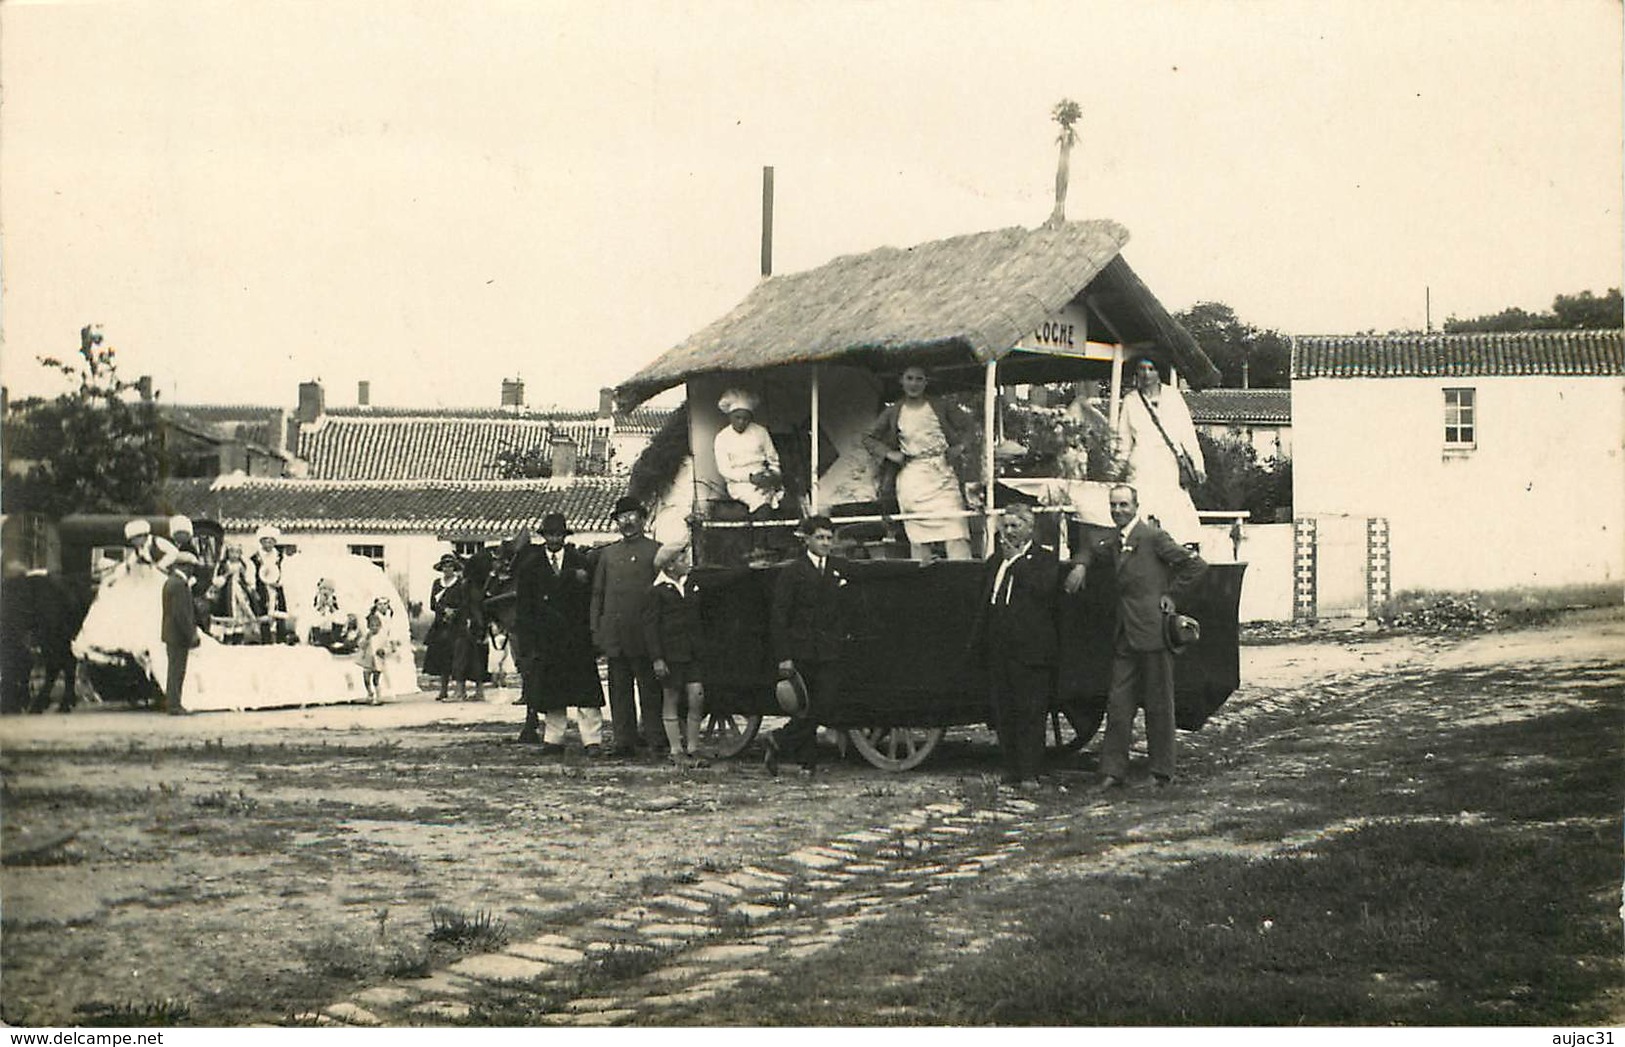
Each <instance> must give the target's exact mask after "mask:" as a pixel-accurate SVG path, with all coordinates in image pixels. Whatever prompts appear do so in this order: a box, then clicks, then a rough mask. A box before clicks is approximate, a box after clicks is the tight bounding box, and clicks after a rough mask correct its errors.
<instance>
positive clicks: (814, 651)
mask: <svg viewBox="0 0 1625 1047" xmlns="http://www.w3.org/2000/svg"><path fill="white" fill-rule="evenodd" d="M796 534H797V535H798V536H800V538H801V539H802V541H804V542H805V543H806V544H807V551H806V554H805V555H802V556H798V557H796V558H795V559H794V560H792V561H791V562H790V563H789V564H788V565H787V566H786V567H785V568H784V569H783V570H781V571H780V572H779V577H778V579H777V581H775V582H774V584H773V609H772V614H771V622H770V625H771V632H772V643H773V656H774V658H776V659H777V660H778V663H779V665H778V669H779V677H780V678H781V679H784V678H787V677H789V675H790V673H791V672H792V671H793V672H797V673H799V674H800V675H801V678H802V679H803V680H804V681H806V684H807V698H808V702H807V708H806V711H805V712H803V713H802V714H801V715H800V716H793V717H791V718H790V722H789V723H788V724H786V725H785V726H783V727H781V728H779V729H778V730H777V731H774V732H773V733H772V734H770V735H768V737H767V753H766V755H765V756H764V757H763V760H762V762H763V765H764V766H766V767H767V770H768V773H769V774H778V773H779V761H780V760H794V761H796V762H798V763H800V764H801V767H802V770H804V771H806V772H808V773H812V772H813V771H814V770H815V769H816V768H817V766H818V716H819V713H820V712H822V711H824V710H827V709H829V708H831V707H832V705H833V704H834V702H835V699H836V696H837V694H838V693H839V688H840V677H841V659H842V656H843V655H844V654H845V651H846V643H847V629H846V615H845V613H844V611H843V609H842V607H841V590H842V589H843V588H845V587H846V585H847V564H846V561H845V560H842V559H841V558H839V557H835V556H831V555H830V554H829V550H830V546H831V545H833V544H834V542H835V524H834V523H833V522H832V521H831V520H830V518H829V517H827V516H809V517H807V518H805V519H804V520H802V521H801V525H800V526H799V527H798V528H797V529H796Z"/></svg>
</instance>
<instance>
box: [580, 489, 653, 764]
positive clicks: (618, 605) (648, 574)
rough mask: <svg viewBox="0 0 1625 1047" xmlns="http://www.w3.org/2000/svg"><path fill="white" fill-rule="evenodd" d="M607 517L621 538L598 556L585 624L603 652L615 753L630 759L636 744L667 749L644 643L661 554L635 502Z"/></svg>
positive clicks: (627, 499)
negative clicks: (645, 613) (640, 718)
mask: <svg viewBox="0 0 1625 1047" xmlns="http://www.w3.org/2000/svg"><path fill="white" fill-rule="evenodd" d="M611 515H612V516H613V517H614V519H615V529H616V530H618V531H619V532H620V533H621V538H620V541H617V542H614V543H612V544H610V545H607V546H605V547H604V548H603V549H602V550H600V551H599V553H598V565H597V568H596V570H595V573H594V574H593V583H592V611H591V615H590V619H589V620H590V621H591V622H592V638H593V642H594V643H596V644H597V645H598V649H599V650H600V651H602V652H604V659H605V661H606V662H607V663H608V668H609V713H610V719H611V722H612V723H613V725H614V729H615V754H616V755H617V756H633V755H635V754H636V752H637V749H638V747H639V746H640V745H642V746H645V747H647V748H648V749H651V750H654V751H657V752H658V751H659V750H661V749H663V748H664V747H665V732H664V731H663V730H662V729H661V725H660V707H661V704H662V697H663V696H662V693H661V689H660V681H659V680H658V679H656V678H655V671H654V663H653V662H652V661H651V660H650V658H649V651H648V645H647V644H646V643H645V642H644V638H643V605H644V603H645V602H646V601H647V600H648V599H649V595H650V591H651V589H652V587H653V586H654V580H655V573H656V572H655V554H656V553H658V552H659V551H660V543H659V542H657V541H655V540H654V539H653V538H650V537H649V536H648V535H646V534H644V533H643V523H644V520H645V518H646V512H645V510H644V508H643V503H641V502H639V501H638V500H637V499H636V498H630V497H624V498H621V499H619V500H618V501H616V503H615V510H614V512H613V513H612V514H611ZM634 684H635V685H636V688H637V694H636V697H634V695H633V686H634ZM640 707H641V709H642V714H643V724H642V737H641V738H640V737H639V727H638V713H639V708H640Z"/></svg>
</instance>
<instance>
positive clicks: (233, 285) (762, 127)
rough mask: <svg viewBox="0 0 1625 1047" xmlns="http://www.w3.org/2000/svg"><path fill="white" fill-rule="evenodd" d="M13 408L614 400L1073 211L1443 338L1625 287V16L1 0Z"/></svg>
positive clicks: (1357, 323)
mask: <svg viewBox="0 0 1625 1047" xmlns="http://www.w3.org/2000/svg"><path fill="white" fill-rule="evenodd" d="M0 78H3V82H0V89H3V92H4V104H3V107H0V187H3V188H0V223H3V237H4V240H3V249H4V251H3V265H4V274H3V275H4V300H3V314H0V321H3V329H4V337H5V341H4V347H3V357H0V376H3V378H4V380H5V383H6V384H7V385H8V386H9V387H10V389H11V392H12V395H13V396H17V395H22V394H27V393H33V392H42V391H55V388H56V387H55V386H54V385H53V384H52V383H50V382H49V381H47V380H46V379H47V375H46V373H45V372H44V371H43V369H41V368H40V367H39V366H38V365H37V363H35V357H36V356H37V355H40V354H45V353H55V354H64V355H65V354H71V353H72V352H73V351H74V349H75V348H76V347H77V331H78V328H79V327H80V326H81V325H82V324H85V323H90V322H97V323H100V324H102V325H103V328H104V331H105V334H106V338H107V341H108V343H109V344H112V345H114V346H115V347H116V348H117V349H118V352H119V359H120V361H121V364H120V369H121V371H122V372H123V373H124V374H125V376H126V377H133V376H135V375H138V374H151V375H153V377H154V379H155V382H156V385H157V387H158V388H159V390H160V391H161V392H162V394H163V396H164V398H165V399H167V400H169V401H171V402H181V403H197V402H222V403H252V404H291V403H292V402H293V400H294V398H295V392H296V387H297V384H298V383H299V382H300V381H302V380H305V379H309V378H320V379H321V380H322V381H323V383H324V385H325V386H326V389H327V399H328V403H329V404H349V403H354V402H355V395H356V382H357V381H358V380H360V379H366V380H369V381H370V382H371V385H372V390H373V402H374V403H378V404H391V405H424V406H431V405H448V406H453V405H454V406H495V405H496V404H497V400H498V392H499V388H500V383H501V380H502V379H503V378H504V377H514V376H518V377H522V378H523V379H525V381H526V384H527V393H528V399H529V401H530V402H531V403H533V404H545V403H561V404H565V405H572V406H582V407H585V406H591V405H593V404H594V403H596V392H595V391H596V390H597V389H598V387H600V386H603V385H613V384H615V383H617V382H619V381H621V380H623V379H624V378H626V377H628V376H629V375H630V374H631V373H632V372H633V371H635V370H637V369H638V368H639V367H641V366H642V365H643V364H645V363H646V362H648V361H649V360H651V359H653V358H654V357H655V356H657V355H659V354H660V353H661V352H663V351H665V350H666V349H668V348H670V347H671V346H673V345H675V344H676V343H678V342H680V341H681V340H682V339H684V338H685V337H687V336H688V335H689V334H691V333H692V332H694V331H695V330H697V329H699V328H700V327H702V326H704V325H705V324H707V323H709V322H710V321H712V320H714V319H716V318H717V317H718V316H720V315H722V314H723V313H725V312H726V311H727V310H729V309H730V308H732V307H733V306H734V305H735V304H737V303H738V301H739V300H740V299H741V298H743V297H744V295H745V294H746V293H747V292H748V291H749V290H750V288H751V287H752V286H753V284H754V283H755V282H756V280H757V279H758V268H759V251H760V242H759V237H760V228H759V225H760V208H761V201H760V192H761V189H760V184H761V169H762V167H763V166H764V165H772V166H774V167H775V168H776V198H777V214H776V219H775V237H774V240H775V269H776V270H777V271H779V272H789V271H793V270H799V269H806V268H810V267H813V266H816V265H819V264H822V263H823V262H825V261H828V260H829V259H831V258H833V257H835V256H837V255H841V254H848V253H853V252H861V251H866V250H869V249H871V248H874V247H877V246H881V245H885V244H891V245H898V246H906V245H910V244H914V243H919V242H922V241H926V240H933V239H937V238H940V237H945V236H951V235H955V234H958V233H965V232H972V231H978V230H985V229H995V228H1000V227H1004V226H1009V225H1024V226H1032V225H1036V224H1038V223H1039V222H1041V221H1043V219H1044V218H1045V217H1046V216H1047V215H1048V213H1049V209H1050V205H1051V199H1052V192H1053V179H1054V171H1055V145H1054V137H1055V132H1056V127H1055V125H1054V124H1053V123H1051V122H1050V110H1051V108H1052V107H1053V106H1054V104H1055V103H1056V102H1057V101H1059V100H1060V99H1062V98H1063V97H1070V98H1073V99H1076V100H1077V101H1078V102H1080V103H1081V104H1082V106H1083V114H1084V115H1083V119H1082V121H1081V123H1080V125H1079V126H1080V130H1081V132H1082V140H1081V142H1080V144H1079V147H1078V149H1077V151H1076V152H1075V154H1074V157H1073V175H1072V185H1071V194H1070V198H1069V204H1068V208H1067V213H1068V217H1070V218H1095V217H1105V218H1112V219H1115V220H1117V221H1119V222H1121V223H1123V224H1124V225H1125V226H1127V227H1128V229H1129V231H1130V233H1131V237H1132V238H1131V240H1130V242H1129V244H1128V246H1127V248H1126V249H1125V251H1124V254H1125V257H1126V258H1127V259H1128V261H1129V263H1130V264H1131V265H1132V266H1133V267H1134V268H1135V269H1136V270H1137V271H1138V272H1139V274H1140V275H1141V276H1142V277H1143V278H1144V279H1145V281H1146V283H1147V284H1148V285H1149V286H1150V287H1151V289H1152V291H1153V292H1154V293H1156V294H1157V295H1158V297H1159V298H1161V300H1162V302H1163V304H1164V305H1166V306H1167V307H1168V308H1169V309H1171V310H1177V309H1181V308H1185V307H1187V306H1189V305H1191V304H1193V303H1195V302H1198V301H1202V300H1219V301H1223V302H1226V303H1228V304H1229V305H1231V306H1233V307H1234V308H1235V309H1236V311H1237V312H1238V313H1239V314H1240V315H1241V316H1242V318H1243V319H1245V320H1247V321H1249V322H1251V323H1254V324H1257V325H1259V326H1263V327H1272V328H1276V329H1279V330H1282V331H1285V332H1288V333H1297V334H1309V333H1340V332H1351V331H1359V330H1367V329H1376V330H1378V331H1386V330H1389V329H1394V328H1420V327H1421V326H1422V324H1423V322H1424V308H1425V302H1426V297H1425V295H1426V289H1427V288H1429V287H1431V289H1432V302H1433V306H1432V308H1433V320H1434V322H1435V324H1437V323H1439V322H1440V321H1442V320H1443V319H1444V318H1445V317H1446V316H1448V315H1450V314H1456V315H1460V316H1470V315H1476V314H1479V313H1483V312H1491V311H1496V310H1499V309H1501V308H1503V307H1506V306H1510V305H1517V306H1522V307H1524V308H1526V309H1530V310H1543V309H1546V308H1549V306H1550V304H1551V300H1552V298H1553V296H1554V295H1556V294H1558V293H1568V292H1574V291H1579V290H1582V289H1591V290H1595V291H1598V292H1601V291H1603V290H1605V289H1606V288H1608V287H1613V286H1619V284H1620V282H1621V279H1620V272H1621V268H1622V264H1625V263H1622V259H1621V238H1622V233H1621V230H1622V224H1621V217H1620V202H1621V185H1622V171H1621V166H1622V163H1621V157H1622V152H1625V149H1622V143H1621V127H1622V104H1621V83H1622V74H1621V6H1620V4H1619V3H1618V2H1617V0H1526V2H1510V0H1509V2H1489V0H1469V2H1459V3H1458V2H1442V0H1405V2H1401V3H1382V2H1373V0H1348V2H1326V3H1308V2H1290V0H1282V2H1273V3H1238V2H1223V3H1220V2H1195V0H1192V2H1171V0H1135V2H1128V0H1124V2H1101V3H1088V2H1079V0H1066V2H1057V3H1048V2H1036V0H1035V2H1028V3H1022V2H998V3H993V2H975V3H972V2H965V0H958V2H955V0H946V2H945V0H932V2H929V3H903V2H893V0H875V2H870V3H862V4H859V3H850V2H848V3H842V2H831V0H818V2H808V3H797V2H777V0H775V2H735V3H729V2H715V0H706V2H703V3H702V2H698V0H692V2H687V0H668V2H664V3H656V2H620V3H603V2H587V0H581V2H574V0H572V2H551V3H550V2H536V0H512V2H497V0H480V2H472V0H422V2H412V0H377V2H369V0H313V2H300V3H272V2H232V3H217V2H209V3H191V2H188V3H174V2H158V0H149V2H139V3H137V2H119V3H107V2H99V3H96V2H92V3H82V2H80V3H42V2H25V0H10V2H7V3H5V4H3V5H0Z"/></svg>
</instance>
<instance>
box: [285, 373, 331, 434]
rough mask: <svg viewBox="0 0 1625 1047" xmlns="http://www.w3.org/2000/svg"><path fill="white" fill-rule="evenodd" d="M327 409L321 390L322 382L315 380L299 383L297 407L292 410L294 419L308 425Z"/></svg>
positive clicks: (325, 399) (325, 398)
mask: <svg viewBox="0 0 1625 1047" xmlns="http://www.w3.org/2000/svg"><path fill="white" fill-rule="evenodd" d="M325 410H327V397H326V394H325V393H323V392H322V383H320V382H317V381H309V382H300V383H299V407H298V409H297V410H295V411H294V415H293V417H294V420H295V421H297V422H299V423H300V424H302V425H309V424H311V423H312V422H314V421H315V420H316V419H318V418H320V417H321V416H322V412H323V411H325Z"/></svg>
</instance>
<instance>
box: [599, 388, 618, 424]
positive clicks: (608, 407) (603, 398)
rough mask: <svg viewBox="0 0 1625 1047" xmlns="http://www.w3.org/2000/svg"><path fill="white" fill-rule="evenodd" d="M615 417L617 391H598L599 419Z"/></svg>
mask: <svg viewBox="0 0 1625 1047" xmlns="http://www.w3.org/2000/svg"><path fill="white" fill-rule="evenodd" d="M614 416H615V390H613V389H608V388H605V389H600V390H598V417H599V418H613V417H614Z"/></svg>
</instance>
